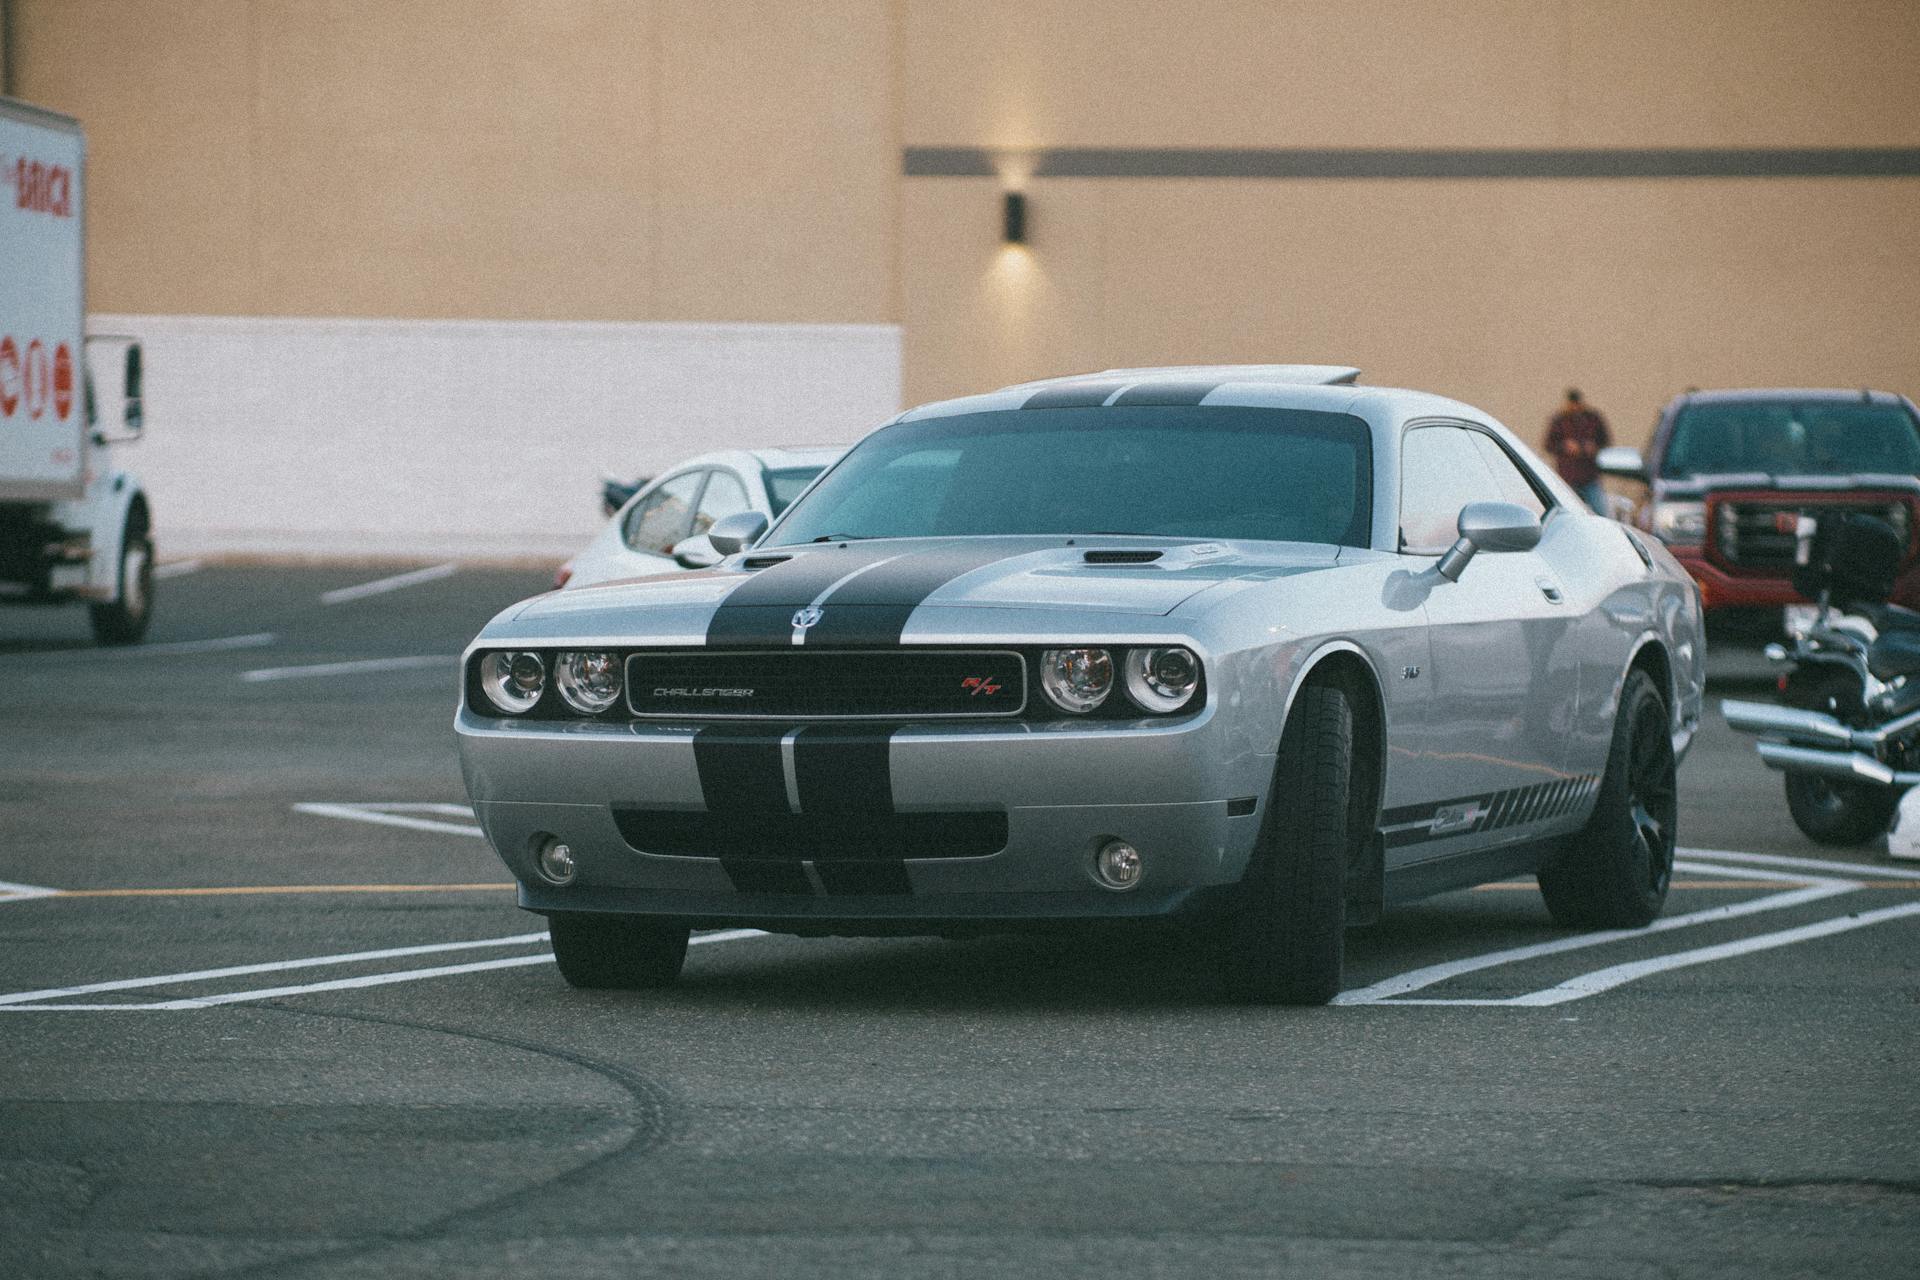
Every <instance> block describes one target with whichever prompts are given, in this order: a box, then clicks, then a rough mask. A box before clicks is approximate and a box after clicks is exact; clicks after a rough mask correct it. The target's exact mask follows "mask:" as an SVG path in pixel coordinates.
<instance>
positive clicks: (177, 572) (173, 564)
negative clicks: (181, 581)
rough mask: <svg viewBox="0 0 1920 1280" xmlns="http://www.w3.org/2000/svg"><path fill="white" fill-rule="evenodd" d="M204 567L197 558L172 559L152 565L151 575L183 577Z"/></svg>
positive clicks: (157, 576)
mask: <svg viewBox="0 0 1920 1280" xmlns="http://www.w3.org/2000/svg"><path fill="white" fill-rule="evenodd" d="M205 567H206V566H205V565H203V564H202V563H201V562H200V561H198V560H172V561H169V562H168V563H166V564H157V565H155V566H153V576H154V577H156V578H184V577H186V576H187V575H188V574H190V573H198V572H200V570H201V569H203V568H205Z"/></svg>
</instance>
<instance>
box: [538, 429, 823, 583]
mask: <svg viewBox="0 0 1920 1280" xmlns="http://www.w3.org/2000/svg"><path fill="white" fill-rule="evenodd" d="M845 452H846V447H845V446H844V445H833V446H827V447H820V448H804V449H729V450H726V451H725V452H722V453H703V454H701V455H700V456H699V457H697V458H692V459H689V460H688V461H686V462H683V463H681V464H680V465H679V466H677V467H673V468H671V469H669V470H668V471H666V472H663V473H662V474H661V476H660V477H659V478H658V479H657V480H654V481H652V482H651V483H649V484H648V485H647V486H646V487H645V488H644V489H642V490H640V492H638V493H636V494H634V495H633V497H631V498H629V499H628V500H627V504H626V505H625V506H623V507H621V508H620V510H619V511H617V512H615V513H614V516H613V519H611V520H609V521H608V522H607V523H606V525H605V526H604V527H603V528H602V529H601V530H600V532H599V533H598V534H596V535H595V536H594V539H593V541H592V542H589V543H588V544H587V545H586V547H585V548H584V549H583V550H582V551H581V552H580V554H578V555H576V556H575V557H574V558H573V559H571V560H569V561H567V563H565V564H564V565H562V566H560V572H559V573H558V574H556V575H555V578H554V585H555V586H557V587H590V586H594V585H595V584H597V583H602V582H617V581H619V580H620V579H622V578H638V577H643V576H645V575H647V574H650V573H668V572H672V571H673V570H675V569H705V568H707V567H708V566H710V565H715V564H718V563H719V562H720V553H719V552H717V551H715V550H714V549H713V544H712V543H710V542H708V541H707V530H708V529H710V528H712V527H713V522H714V521H716V520H719V519H721V518H722V517H725V516H730V515H734V514H736V513H738V512H742V511H758V512H759V513H760V514H762V515H764V516H766V517H767V519H768V520H769V521H771V520H774V519H777V518H778V517H779V515H780V513H781V512H783V511H785V510H786V509H787V504H788V503H790V502H792V501H793V500H794V499H795V498H797V497H799V496H800V492H801V490H803V489H805V488H806V487H807V486H808V485H810V484H812V483H813V478H814V477H815V476H817V475H819V474H820V473H821V472H822V471H824V470H826V468H827V467H828V466H829V465H830V464H831V463H832V462H833V461H834V460H835V459H836V458H838V457H839V456H840V455H841V454H842V453H845Z"/></svg>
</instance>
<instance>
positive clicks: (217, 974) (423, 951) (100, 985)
mask: <svg viewBox="0 0 1920 1280" xmlns="http://www.w3.org/2000/svg"><path fill="white" fill-rule="evenodd" d="M765 936H766V934H765V933H764V932H763V931H761V930H759V929H720V930H717V931H715V932H713V933H702V934H696V935H695V936H693V937H692V938H689V939H688V940H687V945H688V946H694V945H697V944H700V943H710V942H734V941H737V940H739V939H742V938H763V937H765ZM546 937H547V935H546V934H544V933H528V934H520V935H518V936H516V937H512V938H488V939H482V940H480V941H477V942H442V943H436V944H433V945H431V946H424V947H396V948H393V949H391V950H389V951H384V952H380V951H363V952H356V953H350V954H346V955H338V956H313V957H309V958H307V959H304V960H287V961H281V962H279V963H277V964H263V965H240V966H236V967H234V968H229V969H204V970H201V971H199V972H198V973H176V974H169V975H167V976H165V977H159V978H130V979H127V980H125V981H122V982H96V983H93V984H91V985H88V986H84V987H66V988H62V989H57V990H51V991H21V992H16V993H15V994H13V995H6V996H0V1013H58V1012H65V1013H121V1012H126V1011H146V1012H153V1011H160V1012H177V1011H179V1010H183V1009H212V1008H215V1007H217V1006H220V1005H227V1004H240V1003H242V1002H244V1001H248V1000H274V999H279V998H281V997H283V996H298V995H308V994H311V993H313V992H316V991H352V990H357V989H359V988H362V987H384V986H391V985H393V984H395V983H399V982H420V981H423V980H425V979H427V978H446V977H452V976H454V975H455V974H462V973H484V972H486V971H488V970H492V969H512V968H517V967H520V966H523V965H535V964H549V963H551V962H552V961H553V955H552V954H551V953H550V952H544V951H543V952H541V953H540V954H538V955H531V956H506V957H503V958H501V959H498V960H475V961H472V962H469V963H467V964H449V965H435V966H433V967H431V968H426V969H400V970H396V971H393V972H391V973H370V974H363V975H361V976H359V977H354V978H333V979H330V980H327V981H324V982H309V983H302V984H300V985H298V986H288V987H259V988H255V989H254V990H251V991H226V992H222V993H221V994H219V995H217V996H187V997H184V998H182V999H179V1000H156V1001H149V1002H148V1003H145V1004H42V1003H38V1001H43V1000H58V999H63V998H66V997H70V996H76V995H94V994H98V993H99V992H103V991H127V990H132V989H133V988H135V987H153V986H171V985H173V984H175V983H182V982H196V981H202V982H203V981H207V980H209V979H213V978H223V977H236V976H240V975H243V974H247V973H271V972H274V971H276V970H282V969H296V968H310V967H314V966H318V965H326V964H350V963H353V962H356V961H362V960H375V959H385V958H388V957H392V956H403V955H427V954H430V953H433V952H441V951H459V950H462V949H468V950H470V949H472V948H476V947H495V946H507V945H510V944H515V943H523V942H543V941H545V940H546ZM28 1001H34V1002H35V1003H27V1002H28Z"/></svg>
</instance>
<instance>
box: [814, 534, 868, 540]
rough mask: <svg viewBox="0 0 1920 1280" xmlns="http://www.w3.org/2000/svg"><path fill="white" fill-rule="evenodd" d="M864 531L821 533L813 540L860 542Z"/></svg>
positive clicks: (863, 537) (863, 536)
mask: <svg viewBox="0 0 1920 1280" xmlns="http://www.w3.org/2000/svg"><path fill="white" fill-rule="evenodd" d="M866 536H867V535H866V534H864V533H823V534H821V535H820V536H819V537H817V538H815V539H814V541H815V542H860V541H863V540H864V539H865V538H866Z"/></svg>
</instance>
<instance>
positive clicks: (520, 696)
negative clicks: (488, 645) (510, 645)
mask: <svg viewBox="0 0 1920 1280" xmlns="http://www.w3.org/2000/svg"><path fill="white" fill-rule="evenodd" d="M546 688H547V664H546V663H544V662H542V661H541V660H540V655H539V654H537V653H527V652H525V651H524V650H523V651H521V652H519V653H513V652H508V651H499V652H495V653H489V654H488V655H487V656H486V657H484V658H482V659H480V690H481V692H483V693H485V694H486V695H487V701H488V702H491V703H492V704H493V705H494V706H495V707H496V708H498V709H499V710H501V711H504V712H506V713H507V714H508V715H510V716H518V715H525V714H526V713H527V712H529V711H531V710H533V708H534V707H535V705H537V704H538V703H539V701H540V695H541V694H542V693H544V692H546Z"/></svg>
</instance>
